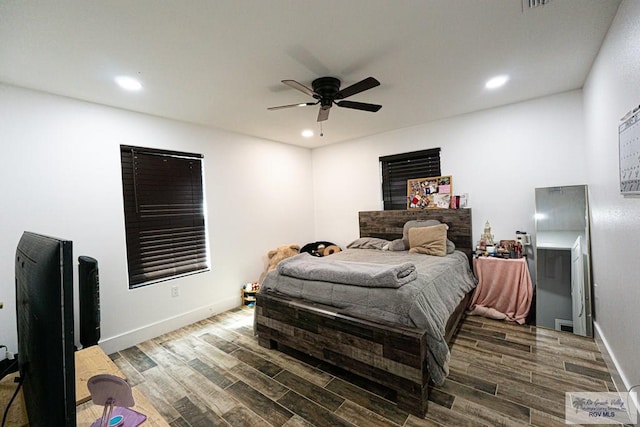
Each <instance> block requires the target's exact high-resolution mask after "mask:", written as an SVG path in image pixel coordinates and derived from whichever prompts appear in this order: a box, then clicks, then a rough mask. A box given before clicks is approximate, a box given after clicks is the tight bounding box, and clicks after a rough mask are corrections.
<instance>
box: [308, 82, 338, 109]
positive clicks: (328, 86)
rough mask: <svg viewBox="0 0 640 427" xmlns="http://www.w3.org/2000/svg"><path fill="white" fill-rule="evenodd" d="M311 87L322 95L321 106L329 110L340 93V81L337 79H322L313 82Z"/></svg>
mask: <svg viewBox="0 0 640 427" xmlns="http://www.w3.org/2000/svg"><path fill="white" fill-rule="evenodd" d="M311 87H312V88H313V91H314V92H315V93H317V94H318V95H320V105H321V106H322V107H325V108H329V107H331V104H332V103H333V100H334V99H335V96H336V94H337V93H338V92H339V91H340V80H338V79H336V78H335V77H320V78H317V79H315V80H314V81H313V82H311Z"/></svg>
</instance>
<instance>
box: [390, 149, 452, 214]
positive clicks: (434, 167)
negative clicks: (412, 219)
mask: <svg viewBox="0 0 640 427" xmlns="http://www.w3.org/2000/svg"><path fill="white" fill-rule="evenodd" d="M380 164H381V165H382V201H383V203H384V210H401V209H406V208H407V180H408V179H415V178H429V177H432V176H440V175H441V173H440V148H431V149H429V150H421V151H413V152H411V153H402V154H395V155H393V156H384V157H380Z"/></svg>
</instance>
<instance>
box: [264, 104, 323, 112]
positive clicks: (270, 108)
mask: <svg viewBox="0 0 640 427" xmlns="http://www.w3.org/2000/svg"><path fill="white" fill-rule="evenodd" d="M316 104H317V102H301V103H299V104H289V105H279V106H277V107H269V108H267V110H271V111H273V110H282V109H284V108H293V107H308V106H311V105H316Z"/></svg>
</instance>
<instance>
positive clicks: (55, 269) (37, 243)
mask: <svg viewBox="0 0 640 427" xmlns="http://www.w3.org/2000/svg"><path fill="white" fill-rule="evenodd" d="M15 275H16V317H17V324H18V365H19V369H20V378H21V379H22V381H23V383H22V387H23V393H24V400H25V405H26V409H27V415H28V416H29V425H31V426H36V427H38V426H54V425H55V426H75V425H76V391H75V363H74V338H73V334H74V326H73V319H74V316H73V254H72V242H71V241H68V240H62V239H56V238H53V237H47V236H42V235H39V234H35V233H30V232H24V234H23V235H22V238H21V239H20V242H19V243H18V247H17V249H16V262H15Z"/></svg>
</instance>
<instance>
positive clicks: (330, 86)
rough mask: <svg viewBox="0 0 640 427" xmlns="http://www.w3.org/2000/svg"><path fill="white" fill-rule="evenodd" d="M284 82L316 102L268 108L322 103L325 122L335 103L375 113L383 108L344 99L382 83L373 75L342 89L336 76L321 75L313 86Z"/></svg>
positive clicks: (322, 116)
mask: <svg viewBox="0 0 640 427" xmlns="http://www.w3.org/2000/svg"><path fill="white" fill-rule="evenodd" d="M282 83H284V84H286V85H287V86H290V87H292V88H294V89H297V90H299V91H300V92H302V93H305V94H307V95H309V96H312V97H313V98H315V99H316V100H317V101H316V102H303V103H300V104H290V105H281V106H279V107H270V108H268V110H281V109H283V108H291V107H308V106H311V105H318V104H320V111H319V112H318V121H319V122H323V121H325V120H327V119H328V118H329V110H330V109H331V107H332V106H333V104H335V105H337V106H338V107H344V108H352V109H354V110H362V111H371V112H372V113H375V112H376V111H378V110H379V109H381V108H382V105H378V104H368V103H365V102H356V101H343V99H345V98H348V97H350V96H352V95H355V94H357V93H360V92H364V91H365V90H369V89H372V88H374V87H376V86H379V85H380V82H379V81H377V80H376V79H374V78H373V77H367V78H366V79H364V80H361V81H359V82H358V83H354V84H352V85H351V86H347V87H346V88H344V89H342V90H340V80H339V79H337V78H335V77H320V78H317V79H315V80H314V81H313V82H311V88H309V87H307V86H305V85H303V84H302V83H298V82H297V81H295V80H282Z"/></svg>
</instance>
